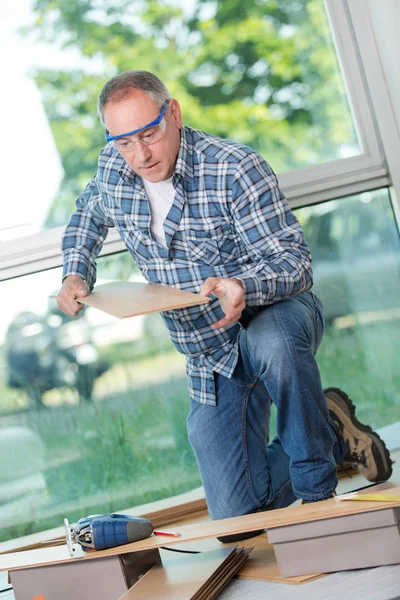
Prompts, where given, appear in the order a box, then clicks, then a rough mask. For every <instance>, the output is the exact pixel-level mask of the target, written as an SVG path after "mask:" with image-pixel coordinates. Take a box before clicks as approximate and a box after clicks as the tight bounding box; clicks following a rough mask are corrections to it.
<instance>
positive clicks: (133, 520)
mask: <svg viewBox="0 0 400 600" xmlns="http://www.w3.org/2000/svg"><path fill="white" fill-rule="evenodd" d="M64 525H65V535H66V539H67V546H68V550H69V553H70V555H71V556H73V555H74V551H75V548H74V546H75V544H79V545H80V546H81V547H82V550H84V551H85V552H90V551H93V550H104V549H106V548H114V547H115V546H121V545H122V544H129V543H130V542H137V541H138V540H143V539H145V538H148V537H150V536H151V535H152V533H153V525H152V523H151V521H149V520H148V519H145V518H143V517H133V516H130V515H119V514H116V513H111V514H103V515H90V516H89V517H84V518H83V519H79V521H78V522H77V523H75V525H70V524H69V522H68V519H64Z"/></svg>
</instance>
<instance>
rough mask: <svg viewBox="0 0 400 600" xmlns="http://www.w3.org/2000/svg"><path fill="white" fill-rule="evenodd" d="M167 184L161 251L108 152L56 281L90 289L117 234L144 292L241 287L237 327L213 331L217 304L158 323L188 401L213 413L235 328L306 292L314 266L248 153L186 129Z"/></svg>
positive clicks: (255, 157) (134, 179)
mask: <svg viewBox="0 0 400 600" xmlns="http://www.w3.org/2000/svg"><path fill="white" fill-rule="evenodd" d="M172 183H173V186H174V189H175V198H174V202H173V205H172V207H171V210H170V212H169V214H168V215H167V218H166V220H165V222H164V231H165V238H166V243H167V246H168V248H164V247H163V246H161V245H160V244H158V243H157V241H156V240H155V239H154V238H153V237H152V235H151V233H150V210H149V203H148V200H147V197H146V192H145V189H144V186H143V182H142V179H141V178H140V177H139V176H137V175H136V174H135V173H134V172H133V171H132V170H131V168H130V167H129V166H128V165H127V163H126V162H125V161H124V160H123V158H122V156H121V155H120V154H119V152H118V151H116V150H115V149H114V147H113V146H112V145H111V144H108V145H107V146H105V148H104V149H103V151H102V152H101V154H100V158H99V164H98V170H97V173H96V175H95V177H94V178H93V179H92V181H91V182H90V183H89V184H88V185H87V187H86V188H85V190H84V192H83V193H82V194H81V196H80V197H79V199H78V201H77V210H76V212H75V213H74V214H73V215H72V217H71V219H70V221H69V224H68V226H67V228H66V231H65V233H64V236H63V242H62V247H63V251H64V273H63V277H66V276H67V275H80V276H81V277H82V278H83V279H85V280H86V281H87V282H88V284H89V287H90V288H92V287H93V285H94V282H95V280H96V263H95V258H96V256H97V255H98V253H99V252H100V250H101V247H102V244H103V242H104V239H105V238H106V236H107V232H108V228H109V227H116V228H117V229H118V231H119V233H120V235H121V238H122V240H123V241H124V243H125V245H126V247H127V249H128V251H129V252H130V254H131V255H132V257H133V259H134V260H135V262H136V264H137V265H138V267H139V269H140V270H141V272H142V274H143V276H144V277H145V279H146V280H147V281H149V282H153V283H161V284H167V285H171V286H173V287H176V288H180V289H183V290H189V291H191V292H197V293H198V292H200V288H201V285H202V283H203V282H204V281H205V280H206V279H207V277H226V278H237V279H240V280H241V281H242V282H243V286H244V290H245V300H246V304H247V307H246V309H245V311H244V314H243V320H242V319H241V323H233V324H231V325H229V326H227V327H224V328H222V329H219V330H214V329H212V328H211V324H212V323H215V322H216V321H218V320H219V319H221V318H222V317H223V316H224V315H223V312H222V310H221V307H220V304H219V301H218V298H215V297H212V300H211V302H210V303H209V304H203V305H200V306H192V307H189V308H184V309H178V310H173V311H167V312H164V313H162V316H163V319H164V321H165V323H166V325H167V327H168V329H169V332H170V336H171V339H172V341H173V343H174V345H175V346H176V348H177V349H178V350H179V352H182V353H183V354H185V355H186V371H187V375H188V380H189V390H190V395H191V397H192V398H193V399H194V400H196V401H198V402H201V403H205V404H215V389H214V376H213V371H216V372H218V373H221V374H222V375H224V376H226V377H230V376H231V375H232V373H233V371H234V368H235V365H236V362H237V359H238V340H239V334H240V330H241V326H242V325H243V324H244V323H245V321H246V319H249V318H251V317H252V316H253V315H254V314H256V313H257V312H258V311H259V310H260V309H261V307H263V306H265V305H268V304H272V303H274V302H277V301H278V300H282V299H283V298H288V297H289V296H293V295H295V294H299V293H301V292H304V291H306V290H307V289H309V288H310V287H311V285H312V270H311V257H310V253H309V249H308V246H307V244H306V242H305V240H304V236H303V232H302V229H301V227H300V225H299V223H298V221H297V219H296V217H295V216H294V214H293V213H292V211H291V210H290V208H289V205H288V203H287V201H286V199H285V197H284V196H283V194H282V192H281V191H280V189H279V187H278V183H277V180H276V177H275V174H274V172H273V171H272V169H271V167H270V166H269V165H268V163H267V162H266V161H265V160H264V159H263V158H262V157H261V156H260V155H259V154H258V153H257V152H255V151H254V150H252V149H251V148H248V147H246V146H242V145H240V144H236V143H234V142H231V141H227V140H222V139H219V138H216V137H213V136H211V135H208V134H206V133H204V132H202V131H197V130H195V129H192V128H190V127H184V128H183V129H182V130H181V146H180V151H179V155H178V159H177V163H176V168H175V172H174V175H173V178H172Z"/></svg>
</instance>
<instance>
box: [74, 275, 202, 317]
mask: <svg viewBox="0 0 400 600" xmlns="http://www.w3.org/2000/svg"><path fill="white" fill-rule="evenodd" d="M209 301H210V299H209V298H207V297H205V296H200V295H199V294H193V293H192V292H187V291H185V290H180V289H177V288H173V287H171V286H167V285H160V284H158V283H141V282H131V281H111V282H109V283H105V284H103V285H98V286H96V287H95V288H94V290H93V292H92V293H91V294H89V295H88V296H85V297H84V298H79V302H80V303H82V304H86V305H88V306H91V307H93V308H97V309H98V310H102V311H103V312H106V313H108V314H110V315H113V316H114V317H118V318H119V319H125V318H127V317H135V316H138V315H146V314H149V313H153V312H163V311H165V310H174V309H176V308H185V307H188V306H196V305H199V304H206V303H208V302H209Z"/></svg>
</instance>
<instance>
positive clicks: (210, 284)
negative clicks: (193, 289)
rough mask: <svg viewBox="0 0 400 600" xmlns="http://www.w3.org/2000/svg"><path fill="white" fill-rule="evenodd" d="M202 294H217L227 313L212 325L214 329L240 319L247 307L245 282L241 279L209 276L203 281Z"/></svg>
mask: <svg viewBox="0 0 400 600" xmlns="http://www.w3.org/2000/svg"><path fill="white" fill-rule="evenodd" d="M200 294H201V295H202V296H209V295H210V294H214V296H217V298H219V302H220V305H221V308H222V310H223V311H224V313H225V317H224V318H223V319H220V320H219V321H217V322H216V323H214V324H213V325H212V328H213V329H220V328H221V327H226V325H229V324H230V323H234V322H235V321H238V320H239V319H240V316H241V314H242V312H243V310H244V309H245V307H246V302H245V299H244V289H243V284H242V282H241V281H240V280H239V279H224V278H223V277H209V278H208V279H206V280H205V282H204V283H203V285H202V288H201V291H200Z"/></svg>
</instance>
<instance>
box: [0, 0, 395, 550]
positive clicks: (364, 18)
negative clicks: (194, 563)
mask: <svg viewBox="0 0 400 600" xmlns="http://www.w3.org/2000/svg"><path fill="white" fill-rule="evenodd" d="M121 6H123V10H122V9H121ZM379 10H380V12H382V11H383V10H388V9H387V7H386V5H385V7H383V6H382V7H381V6H380V7H379ZM5 11H6V12H5ZM21 16H23V19H24V20H23V21H21ZM19 26H25V30H24V31H23V32H21V31H18V32H16V28H17V27H19ZM0 27H1V28H2V36H0V44H2V45H1V50H2V55H3V56H4V57H6V61H7V62H6V63H5V64H3V69H4V73H6V76H7V78H8V81H9V82H10V83H12V85H13V90H14V92H18V93H14V94H13V95H12V94H4V95H3V96H4V97H3V98H2V99H1V100H0V103H1V104H0V106H1V108H2V113H3V115H5V114H6V115H7V119H3V121H4V122H3V124H2V132H3V144H2V150H1V152H2V155H1V157H0V162H1V164H2V166H3V173H4V175H3V205H4V206H3V208H2V222H1V226H0V256H1V262H0V280H1V283H0V292H1V295H2V303H3V304H2V306H3V311H2V317H1V319H2V320H1V321H0V387H1V390H2V395H1V400H0V419H1V429H0V452H1V455H2V456H7V461H3V465H2V467H1V468H0V493H1V495H0V507H1V510H0V515H1V517H0V536H1V537H2V538H3V539H5V538H7V537H17V536H19V535H23V534H25V533H30V532H31V531H36V530H38V529H44V528H47V527H52V526H55V525H57V524H60V523H61V522H62V517H64V516H65V515H67V516H68V518H69V519H70V521H73V520H74V518H78V517H81V516H83V515H84V514H89V513H93V512H96V511H100V512H103V511H106V510H115V509H120V508H121V507H123V506H128V505H133V504H137V503H140V502H144V501H148V500H151V499H156V498H158V497H160V496H168V495H171V494H175V493H178V492H180V491H183V490H185V489H188V488H191V487H195V486H197V485H199V482H200V480H199V476H198V473H197V468H196V466H195V464H194V459H193V455H192V454H191V451H190V449H189V447H188V442H187V439H186V432H185V422H184V421H185V415H186V413H187V403H188V396H187V389H186V382H185V379H184V365H183V359H182V357H180V356H179V355H178V354H177V353H176V352H175V351H174V350H172V347H171V345H170V342H169V341H168V339H167V338H166V337H165V332H164V329H163V327H162V325H161V323H160V318H159V317H158V316H154V317H151V318H148V319H139V320H137V319H132V320H131V321H129V322H128V321H126V322H124V325H123V327H120V326H119V325H118V324H116V322H115V321H109V320H108V321H107V320H106V319H105V317H104V316H100V315H99V314H97V313H96V312H95V311H91V310H90V309H87V310H86V311H85V313H84V315H82V316H81V317H80V318H79V319H77V320H74V321H70V320H68V319H65V317H63V316H62V315H61V314H59V313H57V311H55V309H54V300H52V299H51V298H50V295H51V293H52V292H55V291H56V290H57V288H58V287H59V279H60V273H61V270H60V265H61V262H62V259H61V255H60V249H59V246H60V236H61V231H62V229H63V226H64V224H65V223H66V221H67V218H68V215H69V214H70V212H71V211H72V210H73V205H74V200H75V198H76V196H77V195H78V193H79V192H80V190H81V189H82V187H83V186H84V185H85V183H86V182H87V181H88V180H89V178H90V177H91V176H92V174H93V172H94V170H95V167H96V160H97V156H98V152H99V149H100V148H101V146H102V145H103V143H104V132H103V130H102V127H101V126H100V124H99V122H98V120H97V118H96V116H95V99H96V96H97V94H98V92H99V90H100V88H101V86H102V84H103V83H104V82H105V80H106V79H108V78H109V77H110V76H112V75H113V74H114V73H116V72H117V71H121V70H125V69H129V68H131V67H132V65H134V66H136V65H138V66H139V67H140V68H143V69H148V70H154V71H155V72H156V73H159V74H161V75H163V74H165V80H166V83H167V84H168V85H169V87H170V90H171V93H172V94H173V95H174V96H176V97H178V98H179V100H180V101H181V104H182V109H183V113H184V116H185V121H186V123H187V124H190V125H192V126H194V127H198V128H201V129H205V130H208V131H210V132H213V133H215V134H217V135H221V136H227V137H230V138H233V139H236V140H240V141H242V142H244V143H247V144H250V145H252V146H254V147H255V148H257V149H258V150H259V151H260V152H262V153H263V154H264V155H265V156H266V158H267V160H268V161H269V162H270V163H271V165H272V166H273V168H274V169H275V170H276V171H277V172H278V175H279V181H280V184H281V187H282V189H283V191H284V192H285V194H286V195H287V197H288V199H289V201H290V203H291V205H292V206H293V208H295V209H296V210H297V214H298V216H299V218H300V220H301V222H302V224H303V226H304V229H305V232H306V235H307V238H308V240H309V243H310V246H311V250H312V253H313V255H314V271H315V282H316V283H315V286H316V287H315V289H316V292H317V293H318V294H319V295H320V297H321V298H322V300H323V303H324V305H325V314H326V319H327V330H326V336H325V341H324V342H323V344H322V346H321V348H320V350H319V353H318V360H319V364H320V368H321V372H322V377H323V382H324V384H325V385H326V386H328V385H334V386H339V387H342V388H343V389H345V390H346V391H347V392H348V393H349V394H350V396H352V397H353V398H354V400H355V401H356V402H357V404H358V405H359V408H360V410H359V412H360V417H361V418H364V417H367V416H368V419H367V420H370V414H371V411H372V414H373V415H374V425H375V426H380V425H383V424H387V423H390V422H394V421H396V420H397V419H399V404H400V399H399V396H398V393H397V391H396V390H397V389H398V387H399V385H398V383H399V382H398V377H397V375H396V373H397V369H396V368H395V363H394V360H393V358H392V356H396V355H397V354H398V346H397V344H398V341H397V340H398V333H397V328H398V325H397V323H398V301H397V300H396V299H397V298H398V297H399V273H398V260H399V236H398V231H397V228H396V220H395V218H394V212H396V213H398V212H399V211H398V209H397V207H398V204H397V200H396V197H395V191H397V195H398V196H399V193H400V187H399V185H400V182H399V179H398V175H397V173H398V169H397V162H398V156H399V155H400V147H399V146H400V144H399V141H398V138H397V137H396V134H395V132H396V123H395V120H394V119H393V113H392V107H391V104H390V102H389V99H388V94H387V81H389V84H390V78H388V79H387V80H386V81H385V79H384V77H383V73H382V69H381V66H380V64H379V60H378V59H379V56H378V53H377V49H376V43H375V38H374V35H373V31H372V26H371V17H370V16H369V13H368V6H367V3H366V2H365V1H364V0H351V1H349V0H327V1H326V2H323V0H296V1H294V0H283V1H281V2H278V3H277V2H269V1H268V0H267V1H265V2H262V1H261V2H252V1H249V2H246V1H244V2H240V3H234V4H231V3H226V2H223V1H222V0H218V1H217V2H200V1H199V2H192V3H189V7H188V8H181V7H180V5H179V3H177V2H174V1H173V0H171V1H169V2H165V3H162V4H158V5H157V6H155V5H154V3H150V2H146V1H145V2H142V3H140V4H137V3H132V4H131V5H129V6H126V3H122V2H120V0H114V1H113V2H110V1H109V0H105V1H104V2H102V3H100V2H98V1H97V0H89V1H88V2H86V3H72V4H71V3H62V2H60V1H59V0H54V2H52V3H43V2H39V1H36V0H17V2H14V3H7V5H6V6H5V7H4V8H3V19H2V25H1V26H0ZM26 27H28V29H29V31H28V30H27V29H26ZM28 60H29V62H28ZM11 61H12V62H11ZM123 250H124V246H123V244H122V242H121V240H120V239H119V238H118V236H117V235H116V234H115V232H114V231H110V233H109V236H108V238H107V241H106V243H105V245H104V249H103V253H102V254H103V255H102V257H101V258H100V259H99V281H104V280H110V279H131V278H135V277H137V273H136V272H135V270H134V269H133V267H132V261H131V260H130V258H129V256H128V255H127V254H126V253H124V252H123ZM150 363H151V365H152V367H154V365H156V369H155V370H156V372H157V380H156V381H154V377H153V373H154V369H152V377H151V378H150V377H149V364H150ZM171 398H173V402H172V401H171ZM386 408H387V409H388V410H385V409H386ZM367 411H368V415H367ZM21 449H23V450H24V453H21ZM27 454H29V455H30V456H32V462H31V463H30V467H29V468H28V470H27V468H26V467H27V465H26V455H27ZM8 458H9V460H8ZM10 466H12V467H13V468H12V469H11V468H10ZM32 508H33V510H32ZM24 519H27V520H24ZM28 519H29V520H28Z"/></svg>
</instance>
